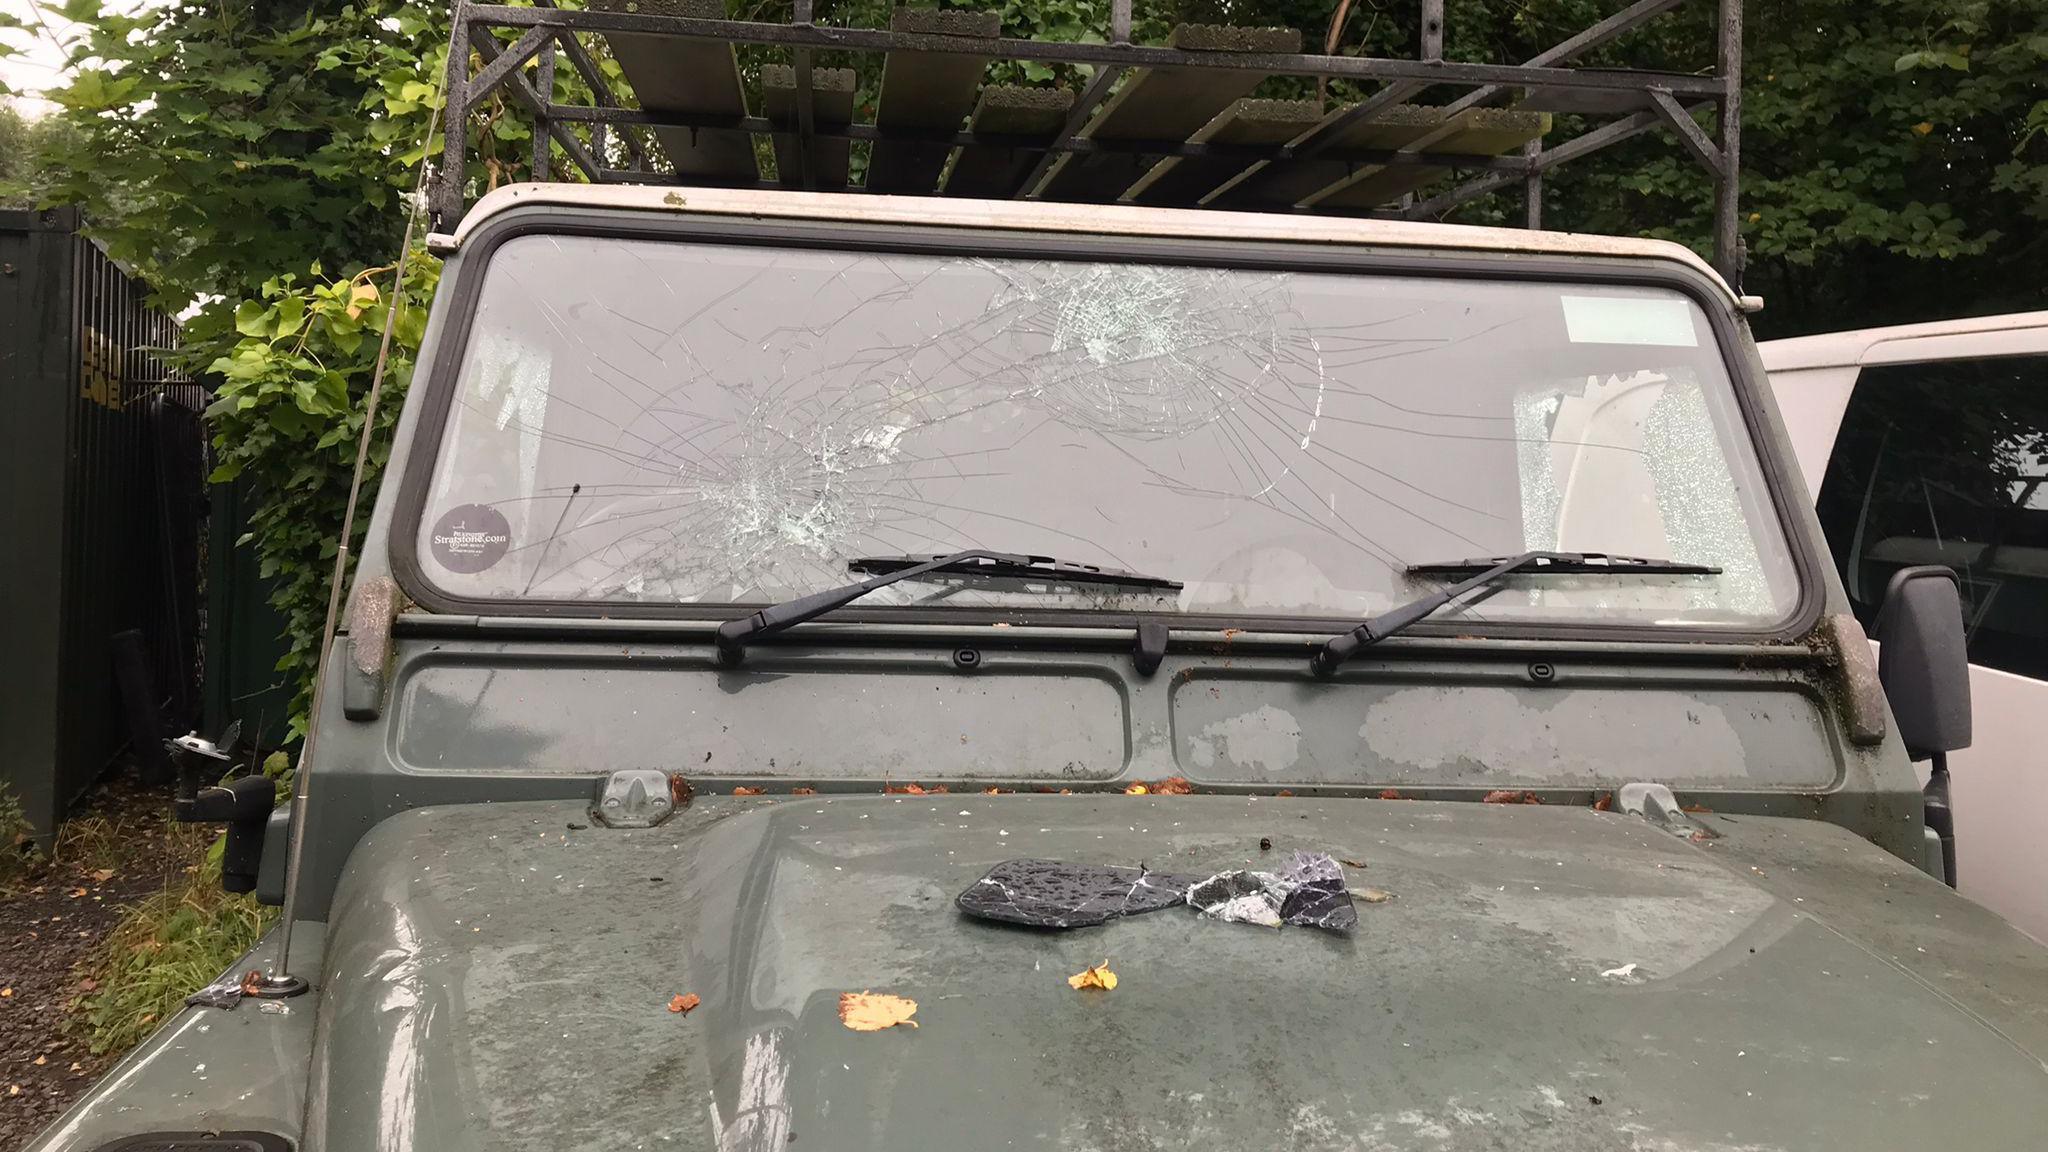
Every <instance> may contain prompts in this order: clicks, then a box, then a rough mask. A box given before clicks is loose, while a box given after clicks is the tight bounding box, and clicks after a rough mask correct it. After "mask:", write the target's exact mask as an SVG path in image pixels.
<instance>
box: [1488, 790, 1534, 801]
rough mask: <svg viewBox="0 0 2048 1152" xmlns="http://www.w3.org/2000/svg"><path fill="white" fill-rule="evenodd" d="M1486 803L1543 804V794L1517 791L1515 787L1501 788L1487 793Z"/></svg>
mask: <svg viewBox="0 0 2048 1152" xmlns="http://www.w3.org/2000/svg"><path fill="white" fill-rule="evenodd" d="M1485 803H1488V804H1541V803H1543V797H1541V796H1538V795H1537V794H1535V793H1534V792H1517V791H1515V790H1514V789H1512V788H1503V789H1501V790H1499V791H1495V792H1488V793H1487V794H1486V797H1485Z"/></svg>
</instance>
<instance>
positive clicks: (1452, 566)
mask: <svg viewBox="0 0 2048 1152" xmlns="http://www.w3.org/2000/svg"><path fill="white" fill-rule="evenodd" d="M1407 571H1408V574H1409V575H1411V576H1457V575H1462V574H1464V573H1467V572H1470V573H1474V574H1475V575H1473V576H1472V577H1471V578H1469V579H1466V580H1460V581H1458V582H1457V583H1456V584H1453V585H1451V586H1450V587H1448V588H1444V589H1441V590H1439V591H1436V592H1432V593H1430V594H1429V595H1427V596H1424V597H1422V598H1421V599H1419V600H1412V601H1410V602H1408V603H1406V604H1403V605H1401V606H1400V607H1398V608H1391V609H1389V610H1387V611H1386V612H1383V613H1381V614H1379V615H1378V616H1375V617H1373V618H1372V619H1370V620H1367V621H1366V622H1365V623H1363V624H1360V625H1359V626H1358V627H1356V628H1353V629H1352V630H1351V631H1349V632H1346V633H1344V634H1343V635H1340V636H1332V637H1331V638H1330V639H1329V640H1327V641H1325V642H1324V644H1323V646H1322V647H1321V648H1319V649H1317V650H1316V654H1315V655H1314V656H1313V657H1311V658H1310V659H1309V663H1308V666H1309V670H1310V671H1312V672H1314V673H1315V674H1316V675H1318V676H1328V675H1329V674H1330V673H1331V672H1333V671H1335V670H1336V668H1337V665H1339V664H1342V663H1343V662H1344V661H1346V660H1349V659H1351V658H1352V657H1353V656H1356V655H1358V653H1359V652H1360V651H1361V650H1363V649H1365V648H1368V647H1370V646H1372V645H1374V644H1377V643H1379V642H1380V641H1382V640H1385V639H1386V638H1387V637H1389V636H1392V635H1394V634H1395V633H1397V632H1400V631H1402V630H1404V629H1406V628H1408V627H1409V626H1411V625H1413V624H1414V623H1416V622H1417V621H1419V620H1421V619H1423V618H1424V617H1426V616H1429V615H1430V614H1431V613H1434V612H1435V611H1436V610H1437V609H1439V608H1442V607H1443V606H1444V605H1446V604H1449V603H1450V602H1451V601H1453V600H1456V599H1457V598H1458V597H1460V596H1463V595H1465V594H1466V593H1469V592H1477V591H1479V590H1480V589H1483V588H1490V587H1492V586H1494V585H1496V584H1498V583H1500V582H1501V581H1502V580H1503V579H1505V578H1507V577H1508V576H1511V575H1515V574H1518V573H1519V574H1522V575H1530V576H1563V575H1581V574H1593V573H1599V574H1603V575H1613V576H1717V575H1719V574H1720V572H1721V570H1720V569H1719V568H1716V567H1714V566H1712V565H1710V564H1685V563H1680V562H1678V561H1675V560H1652V559H1649V558H1647V557H1642V556H1613V555H1609V554H1608V553H1605V552H1524V553H1522V554H1521V555H1519V556H1492V557H1487V558H1483V559H1474V560H1446V561H1437V562H1434V563H1429V564H1411V565H1409V566H1408V569H1407Z"/></svg>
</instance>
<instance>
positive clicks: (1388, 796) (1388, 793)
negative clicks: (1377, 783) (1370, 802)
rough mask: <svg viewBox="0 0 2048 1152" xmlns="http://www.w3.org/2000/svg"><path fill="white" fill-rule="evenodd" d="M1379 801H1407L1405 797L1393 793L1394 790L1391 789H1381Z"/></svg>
mask: <svg viewBox="0 0 2048 1152" xmlns="http://www.w3.org/2000/svg"><path fill="white" fill-rule="evenodd" d="M1380 799H1382V800H1405V799H1407V797H1405V796H1402V795H1401V794H1400V793H1399V792H1396V791H1394V790H1393V789H1392V788H1382V789H1380Z"/></svg>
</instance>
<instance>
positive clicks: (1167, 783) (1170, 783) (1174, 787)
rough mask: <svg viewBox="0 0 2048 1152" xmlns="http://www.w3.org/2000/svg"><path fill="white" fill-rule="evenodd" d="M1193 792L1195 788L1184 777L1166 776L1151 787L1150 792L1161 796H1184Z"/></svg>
mask: <svg viewBox="0 0 2048 1152" xmlns="http://www.w3.org/2000/svg"><path fill="white" fill-rule="evenodd" d="M1194 790H1195V786H1194V785H1193V784H1190V783H1189V782H1188V778H1187V777H1185V776H1168V777H1167V778H1166V779H1164V780H1161V781H1160V782H1159V783H1157V784H1154V785H1153V786H1152V791H1154V792H1157V793H1159V794H1160V795H1161V796H1186V795H1188V794H1190V793H1192V792H1193V791H1194Z"/></svg>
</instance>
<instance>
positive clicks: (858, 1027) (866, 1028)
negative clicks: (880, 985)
mask: <svg viewBox="0 0 2048 1152" xmlns="http://www.w3.org/2000/svg"><path fill="white" fill-rule="evenodd" d="M915 1015H917V1001H915V1000H911V999H908V998H906V997H903V996H891V995H889V994H887V993H879V992H841V993H840V994H839V1022H840V1023H841V1024H844V1025H846V1026H847V1027H848V1028H851V1029H853V1030H854V1031H855V1032H880V1031H881V1030H882V1029H884V1028H894V1027H895V1026H896V1025H898V1024H905V1025H908V1026H910V1027H912V1028H915V1027H917V1021H915V1020H912V1019H911V1017H912V1016H915Z"/></svg>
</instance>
